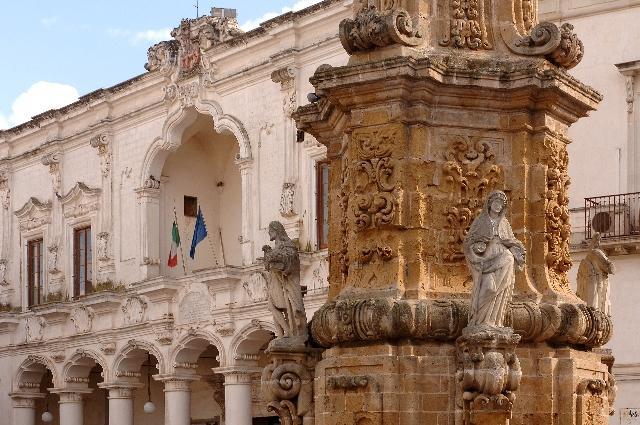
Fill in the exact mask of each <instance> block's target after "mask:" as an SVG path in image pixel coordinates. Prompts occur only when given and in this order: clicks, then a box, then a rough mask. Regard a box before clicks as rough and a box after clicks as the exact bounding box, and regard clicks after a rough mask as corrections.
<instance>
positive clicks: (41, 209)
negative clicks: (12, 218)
mask: <svg viewBox="0 0 640 425" xmlns="http://www.w3.org/2000/svg"><path fill="white" fill-rule="evenodd" d="M15 215H16V217H17V218H18V221H19V222H20V229H21V230H33V229H37V228H39V227H42V226H45V225H47V224H49V223H51V201H48V202H42V201H40V200H39V199H37V198H29V200H28V201H27V202H26V203H25V204H24V206H23V207H22V208H20V209H19V210H18V211H16V212H15Z"/></svg>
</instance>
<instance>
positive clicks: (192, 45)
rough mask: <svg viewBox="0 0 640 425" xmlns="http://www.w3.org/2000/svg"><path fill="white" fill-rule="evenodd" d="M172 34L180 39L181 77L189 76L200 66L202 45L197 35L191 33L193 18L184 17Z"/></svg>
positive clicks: (179, 62)
mask: <svg viewBox="0 0 640 425" xmlns="http://www.w3.org/2000/svg"><path fill="white" fill-rule="evenodd" d="M171 36H172V37H173V38H175V39H176V40H178V43H179V48H178V69H179V71H180V77H185V76H188V75H189V74H190V73H191V72H192V71H194V70H195V69H197V68H198V67H199V66H200V57H201V56H200V55H201V53H200V46H199V45H198V39H197V37H194V36H193V35H192V33H191V20H190V19H183V20H182V22H180V26H179V27H177V28H175V29H174V30H173V31H171Z"/></svg>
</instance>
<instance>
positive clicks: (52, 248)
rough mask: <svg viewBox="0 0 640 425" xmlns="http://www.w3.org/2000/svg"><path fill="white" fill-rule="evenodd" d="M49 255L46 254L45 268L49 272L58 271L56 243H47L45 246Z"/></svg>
mask: <svg viewBox="0 0 640 425" xmlns="http://www.w3.org/2000/svg"><path fill="white" fill-rule="evenodd" d="M47 250H48V251H49V255H47V270H49V273H52V274H55V273H59V272H60V270H58V244H52V245H49V247H48V248H47Z"/></svg>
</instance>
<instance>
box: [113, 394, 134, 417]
mask: <svg viewBox="0 0 640 425" xmlns="http://www.w3.org/2000/svg"><path fill="white" fill-rule="evenodd" d="M109 425H133V389H131V388H111V389H109Z"/></svg>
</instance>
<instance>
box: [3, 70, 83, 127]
mask: <svg viewBox="0 0 640 425" xmlns="http://www.w3.org/2000/svg"><path fill="white" fill-rule="evenodd" d="M78 97H79V94H78V90H76V88H75V87H73V86H70V85H67V84H59V83H50V82H48V81H38V82H37V83H35V84H33V85H32V86H31V87H29V88H28V89H27V91H25V92H24V93H22V94H20V95H19V96H18V97H17V98H16V100H14V101H13V104H12V105H11V114H10V115H9V117H8V118H7V117H5V116H3V115H2V114H0V128H8V127H11V126H16V125H18V124H21V123H23V122H26V121H29V120H30V119H31V117H33V116H34V115H38V114H40V113H42V112H45V111H48V110H49V109H56V108H60V107H62V106H65V105H68V104H70V103H73V102H75V101H76V100H78Z"/></svg>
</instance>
